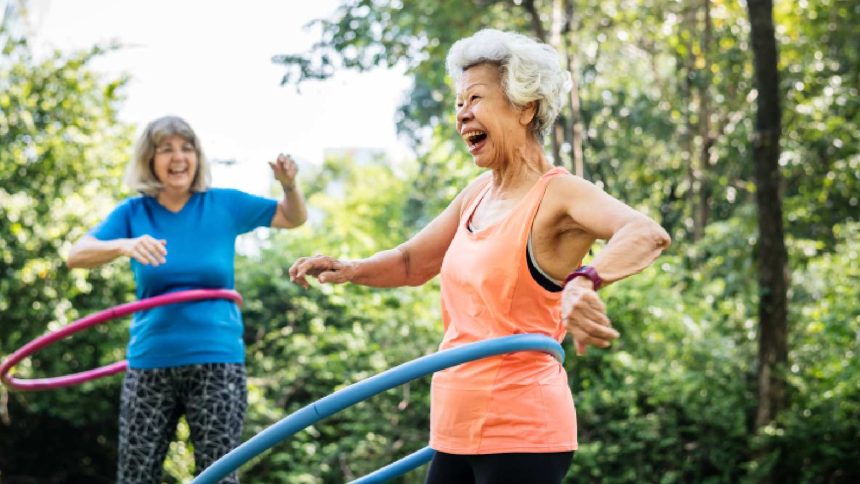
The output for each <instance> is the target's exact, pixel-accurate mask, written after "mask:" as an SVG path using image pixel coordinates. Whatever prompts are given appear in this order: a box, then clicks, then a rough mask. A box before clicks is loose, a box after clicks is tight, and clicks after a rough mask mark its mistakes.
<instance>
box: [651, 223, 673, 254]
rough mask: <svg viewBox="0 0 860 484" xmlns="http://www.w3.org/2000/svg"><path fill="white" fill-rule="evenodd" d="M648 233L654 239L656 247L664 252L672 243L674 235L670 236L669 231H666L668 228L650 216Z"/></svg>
mask: <svg viewBox="0 0 860 484" xmlns="http://www.w3.org/2000/svg"><path fill="white" fill-rule="evenodd" d="M647 234H648V235H647V237H648V239H649V240H651V241H652V243H653V244H654V247H655V249H656V250H658V251H660V252H663V251H664V250H666V249H668V248H669V246H670V245H672V237H670V236H669V232H666V229H664V228H663V227H662V226H660V224H658V223H657V222H655V221H653V220H651V219H650V218H649V219H648V232H647Z"/></svg>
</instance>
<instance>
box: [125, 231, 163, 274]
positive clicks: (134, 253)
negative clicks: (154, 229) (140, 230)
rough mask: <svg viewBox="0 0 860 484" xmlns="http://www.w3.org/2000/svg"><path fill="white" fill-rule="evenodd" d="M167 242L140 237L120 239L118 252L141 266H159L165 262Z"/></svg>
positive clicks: (147, 236)
mask: <svg viewBox="0 0 860 484" xmlns="http://www.w3.org/2000/svg"><path fill="white" fill-rule="evenodd" d="M166 246H167V241H166V240H164V239H161V240H159V239H155V238H153V237H150V236H149V235H141V236H140V237H135V238H133V239H121V240H120V241H119V251H120V253H122V255H124V256H127V257H131V258H132V259H134V260H136V261H138V262H140V263H141V264H143V265H151V266H159V265H161V264H164V263H165V262H167V259H166V258H165V257H167V247H166Z"/></svg>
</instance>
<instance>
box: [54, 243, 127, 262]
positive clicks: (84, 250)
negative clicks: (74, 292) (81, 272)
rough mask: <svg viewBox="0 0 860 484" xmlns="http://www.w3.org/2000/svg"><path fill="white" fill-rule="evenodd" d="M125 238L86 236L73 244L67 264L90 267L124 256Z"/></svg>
mask: <svg viewBox="0 0 860 484" xmlns="http://www.w3.org/2000/svg"><path fill="white" fill-rule="evenodd" d="M124 240H125V239H117V240H99V239H96V238H95V237H89V236H87V237H84V238H83V239H81V240H80V241H78V242H77V243H76V244H75V245H73V246H72V250H70V251H69V256H68V257H67V258H66V265H68V266H69V267H70V268H73V269H75V268H83V269H90V268H93V267H98V266H100V265H102V264H107V263H108V262H111V261H112V260H114V259H116V258H117V257H121V256H123V255H124V254H123V251H122V244H123V242H124Z"/></svg>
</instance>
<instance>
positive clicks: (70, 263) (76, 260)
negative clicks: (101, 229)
mask: <svg viewBox="0 0 860 484" xmlns="http://www.w3.org/2000/svg"><path fill="white" fill-rule="evenodd" d="M66 267H68V268H69V269H80V268H82V267H83V265H81V260H80V257H78V254H77V250H75V247H72V250H71V251H70V252H69V255H68V256H67V257H66Z"/></svg>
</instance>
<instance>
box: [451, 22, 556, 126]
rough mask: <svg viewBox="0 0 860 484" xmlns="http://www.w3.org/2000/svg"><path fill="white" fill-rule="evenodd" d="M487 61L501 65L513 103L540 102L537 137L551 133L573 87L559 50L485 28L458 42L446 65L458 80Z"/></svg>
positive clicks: (500, 69)
mask: <svg viewBox="0 0 860 484" xmlns="http://www.w3.org/2000/svg"><path fill="white" fill-rule="evenodd" d="M484 63H490V64H494V65H496V66H498V67H499V75H500V77H501V80H502V88H503V89H504V91H505V95H506V96H507V98H508V100H509V101H510V102H511V104H513V105H514V106H519V107H524V106H526V105H527V104H528V103H530V102H532V101H536V102H537V113H536V115H535V117H534V119H533V120H532V123H531V126H530V128H531V131H532V133H534V135H535V137H537V138H540V137H541V136H542V135H545V134H546V133H547V132H549V129H550V127H552V123H553V122H554V121H555V118H556V117H557V116H558V113H559V112H560V111H561V109H562V107H563V106H564V102H565V99H566V96H567V93H569V92H570V88H571V86H572V83H571V79H570V73H569V72H568V71H567V70H566V69H563V68H562V67H561V58H560V57H559V55H558V52H556V50H555V49H553V48H552V47H551V46H549V45H547V44H544V43H541V42H538V41H536V40H533V39H531V38H529V37H526V36H524V35H521V34H517V33H513V32H502V31H500V30H494V29H484V30H481V31H479V32H477V33H476V34H474V35H472V36H471V37H466V38H465V39H461V40H458V41H457V42H456V43H454V45H453V46H452V47H451V50H450V51H448V59H447V61H446V66H447V69H448V75H449V76H451V78H452V79H453V80H454V82H455V83H457V82H459V81H460V77H461V76H462V75H463V72H464V71H465V70H466V69H468V68H470V67H473V66H476V65H478V64H484Z"/></svg>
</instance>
